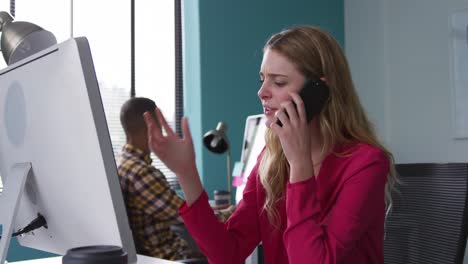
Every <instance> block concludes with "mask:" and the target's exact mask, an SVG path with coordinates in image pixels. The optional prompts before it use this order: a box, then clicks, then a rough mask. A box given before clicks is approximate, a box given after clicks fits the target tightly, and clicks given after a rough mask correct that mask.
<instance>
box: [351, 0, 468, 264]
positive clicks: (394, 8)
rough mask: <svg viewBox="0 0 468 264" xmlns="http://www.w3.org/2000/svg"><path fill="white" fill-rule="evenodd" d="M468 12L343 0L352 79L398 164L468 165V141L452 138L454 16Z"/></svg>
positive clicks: (417, 2) (454, 6) (464, 0)
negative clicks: (451, 27) (451, 23)
mask: <svg viewBox="0 0 468 264" xmlns="http://www.w3.org/2000/svg"><path fill="white" fill-rule="evenodd" d="M467 7H468V0H358V1H351V0H345V47H346V48H345V49H346V54H347V56H348V59H349V63H350V66H351V71H352V73H353V78H354V81H355V84H356V87H357V89H358V92H359V95H360V97H361V100H362V102H363V104H364V106H365V108H366V110H367V112H368V114H369V116H370V118H371V119H372V120H373V121H374V123H375V125H376V128H377V130H378V133H379V135H380V137H381V138H382V139H384V141H385V143H386V144H387V146H389V147H390V149H391V151H392V152H393V154H394V155H395V159H396V161H397V162H400V163H410V162H468V140H466V139H465V140H456V139H454V138H453V134H454V133H453V123H452V122H453V119H452V118H453V116H452V114H453V112H452V110H453V109H452V106H453V98H452V92H453V91H452V87H451V72H450V69H451V59H450V47H451V43H450V40H449V15H450V14H451V13H452V12H453V11H455V10H459V9H462V8H467ZM466 74H468V72H467V73H466ZM467 89H468V87H467ZM467 103H468V102H467ZM466 114H467V115H468V113H466ZM465 256H468V251H467V252H466V253H465ZM464 263H465V264H468V257H465V261H464Z"/></svg>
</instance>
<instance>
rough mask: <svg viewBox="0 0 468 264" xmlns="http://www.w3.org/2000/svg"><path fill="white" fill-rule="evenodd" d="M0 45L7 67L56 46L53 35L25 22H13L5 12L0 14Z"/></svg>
mask: <svg viewBox="0 0 468 264" xmlns="http://www.w3.org/2000/svg"><path fill="white" fill-rule="evenodd" d="M0 31H1V32H2V37H1V40H0V45H1V49H2V54H3V58H4V59H5V61H6V63H7V65H10V64H13V63H15V62H17V61H19V60H21V59H24V58H26V57H28V56H30V55H32V54H34V53H36V52H38V51H41V50H43V49H45V48H48V47H50V46H52V45H55V44H57V39H56V38H55V36H54V34H52V33H51V32H49V31H47V30H44V29H43V28H41V27H39V26H37V25H35V24H33V23H29V22H25V21H13V18H12V17H11V16H10V14H8V13H7V12H4V11H2V12H0Z"/></svg>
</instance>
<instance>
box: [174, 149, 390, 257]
mask: <svg viewBox="0 0 468 264" xmlns="http://www.w3.org/2000/svg"><path fill="white" fill-rule="evenodd" d="M343 151H348V155H345V156H339V155H335V154H330V155H328V156H327V157H326V158H325V160H324V161H323V162H322V166H321V168H320V172H319V174H318V175H317V177H316V178H315V177H311V178H310V179H309V180H306V181H303V182H298V183H294V184H290V183H288V184H287V187H286V194H285V199H282V200H281V201H280V202H279V204H278V207H277V208H278V212H279V216H280V219H281V225H280V227H279V229H278V228H275V227H274V226H273V225H271V224H270V222H269V221H268V218H267V215H266V213H265V212H264V211H263V207H262V206H263V204H264V201H265V192H264V189H263V186H262V185H261V183H260V181H259V176H258V173H257V170H258V164H257V165H256V166H255V167H254V169H253V170H252V172H251V174H250V176H249V178H248V182H247V185H246V187H245V190H244V195H243V199H242V201H241V202H240V203H239V205H238V206H237V209H236V211H235V212H234V214H233V215H232V216H231V217H230V218H229V220H228V221H227V222H226V223H225V224H223V223H221V222H219V221H218V220H217V218H216V216H215V215H214V214H213V211H212V209H211V208H210V206H209V203H208V196H207V195H206V192H203V193H202V194H201V195H200V197H199V198H198V199H197V200H196V201H195V203H194V204H193V205H191V206H190V207H188V206H187V204H185V203H184V204H183V205H182V206H181V208H180V214H181V216H182V218H183V219H184V222H185V224H186V226H187V229H188V230H189V231H190V233H191V234H192V236H193V237H194V239H195V240H196V242H197V244H198V245H199V246H200V248H201V249H202V251H203V252H204V253H205V255H206V256H207V258H208V260H209V262H210V263H211V264H230V263H232V264H234V263H236V264H240V263H243V261H244V260H245V258H246V257H247V256H248V255H249V254H250V253H251V252H252V251H253V249H254V248H255V247H256V246H257V245H258V244H259V242H260V241H261V242H262V243H263V249H264V256H265V263H267V264H273V263H275V264H276V263H278V264H283V263H284V264H286V263H292V264H301V263H307V264H315V263H316V264H318V263H350V264H353V263H356V264H366V263H369V264H370V263H372V264H380V263H384V258H383V238H384V221H385V197H384V196H385V191H384V190H385V183H386V180H387V175H388V172H389V161H388V158H387V156H386V155H385V153H384V152H382V151H381V150H379V149H377V148H375V147H372V146H369V145H365V144H359V145H354V146H353V147H349V146H348V147H337V148H335V153H342V152H343ZM350 151H351V152H350ZM349 153H351V154H349Z"/></svg>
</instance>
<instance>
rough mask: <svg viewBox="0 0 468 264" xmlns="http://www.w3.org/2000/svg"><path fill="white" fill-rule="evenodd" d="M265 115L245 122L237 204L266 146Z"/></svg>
mask: <svg viewBox="0 0 468 264" xmlns="http://www.w3.org/2000/svg"><path fill="white" fill-rule="evenodd" d="M265 121H266V118H265V115H263V114H260V115H251V116H248V117H247V119H246V121H245V129H244V140H243V142H242V143H243V144H242V145H243V146H242V152H241V162H242V164H243V170H242V171H243V173H242V184H240V185H239V186H237V189H236V203H239V202H240V200H241V199H242V193H243V192H244V188H245V184H246V183H247V177H248V176H249V174H250V172H251V171H252V169H253V167H255V164H256V163H257V157H258V155H260V152H261V151H262V149H263V147H264V146H265V131H266V129H267V127H266V125H265Z"/></svg>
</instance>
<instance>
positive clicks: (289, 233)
mask: <svg viewBox="0 0 468 264" xmlns="http://www.w3.org/2000/svg"><path fill="white" fill-rule="evenodd" d="M364 156H365V157H360V158H359V160H356V161H355V164H353V165H352V166H349V168H347V172H344V173H345V174H347V175H344V176H345V182H344V185H343V187H342V189H341V191H340V193H339V194H338V197H337V199H336V202H335V204H334V205H333V208H332V209H331V211H330V212H329V214H328V215H327V216H326V218H325V220H323V222H321V223H320V222H319V220H318V214H319V210H320V206H319V202H318V201H317V197H316V189H317V185H316V180H315V177H312V178H311V179H309V180H306V181H303V182H298V183H294V184H290V183H289V184H288V186H287V190H286V214H287V228H286V230H285V233H284V235H283V240H284V243H285V247H286V250H287V252H288V258H289V262H290V263H295V264H301V263H309V264H319V263H320V264H324V263H327V264H328V263H344V261H345V260H346V257H347V255H348V254H349V253H350V251H351V250H352V249H353V248H354V247H355V246H356V241H357V240H359V238H360V237H361V236H362V235H363V234H364V233H365V232H366V231H367V229H368V228H369V226H370V225H371V224H372V223H373V221H375V220H376V217H377V216H376V215H377V214H380V213H382V212H383V211H382V210H381V209H383V207H382V204H383V201H384V193H385V183H386V176H387V174H388V159H387V157H386V155H385V154H384V153H383V152H379V153H376V152H373V153H369V154H366V155H364ZM321 176H324V177H327V175H321ZM382 224H383V223H382ZM382 239H383V238H382Z"/></svg>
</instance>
